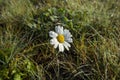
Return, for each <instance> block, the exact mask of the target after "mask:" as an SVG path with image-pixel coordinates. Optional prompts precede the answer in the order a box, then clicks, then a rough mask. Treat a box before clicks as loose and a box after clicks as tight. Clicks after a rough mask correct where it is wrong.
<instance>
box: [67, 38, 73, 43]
mask: <svg viewBox="0 0 120 80" xmlns="http://www.w3.org/2000/svg"><path fill="white" fill-rule="evenodd" d="M65 41H67V42H70V43H72V42H73V39H72V38H66V37H65Z"/></svg>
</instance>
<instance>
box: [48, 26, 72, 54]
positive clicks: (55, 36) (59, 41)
mask: <svg viewBox="0 0 120 80" xmlns="http://www.w3.org/2000/svg"><path fill="white" fill-rule="evenodd" d="M49 35H50V37H52V39H51V40H50V44H52V45H54V48H57V47H58V48H59V52H63V51H64V48H66V49H67V50H69V47H71V46H70V44H69V43H72V42H73V40H72V38H71V37H72V35H71V33H70V32H69V30H67V29H63V27H62V26H56V27H55V32H54V31H50V32H49Z"/></svg>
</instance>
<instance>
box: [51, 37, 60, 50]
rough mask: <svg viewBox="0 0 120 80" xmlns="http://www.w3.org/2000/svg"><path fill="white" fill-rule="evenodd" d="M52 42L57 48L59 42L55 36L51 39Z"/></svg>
mask: <svg viewBox="0 0 120 80" xmlns="http://www.w3.org/2000/svg"><path fill="white" fill-rule="evenodd" d="M50 44H52V45H54V48H57V46H58V44H59V42H58V41H57V39H56V38H53V39H51V40H50Z"/></svg>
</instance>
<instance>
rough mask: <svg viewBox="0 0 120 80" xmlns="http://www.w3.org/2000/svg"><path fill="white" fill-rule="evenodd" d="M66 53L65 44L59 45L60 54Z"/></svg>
mask: <svg viewBox="0 0 120 80" xmlns="http://www.w3.org/2000/svg"><path fill="white" fill-rule="evenodd" d="M63 51H64V46H63V44H61V43H59V52H63Z"/></svg>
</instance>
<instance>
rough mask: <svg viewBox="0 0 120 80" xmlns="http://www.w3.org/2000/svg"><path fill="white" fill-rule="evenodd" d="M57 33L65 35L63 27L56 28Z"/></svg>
mask: <svg viewBox="0 0 120 80" xmlns="http://www.w3.org/2000/svg"><path fill="white" fill-rule="evenodd" d="M55 31H56V32H57V33H58V34H63V27H62V26H56V27H55Z"/></svg>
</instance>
